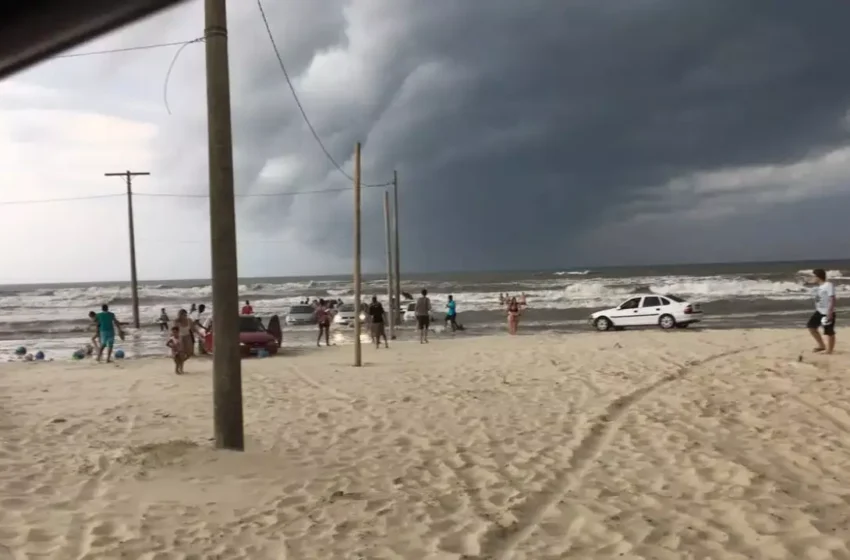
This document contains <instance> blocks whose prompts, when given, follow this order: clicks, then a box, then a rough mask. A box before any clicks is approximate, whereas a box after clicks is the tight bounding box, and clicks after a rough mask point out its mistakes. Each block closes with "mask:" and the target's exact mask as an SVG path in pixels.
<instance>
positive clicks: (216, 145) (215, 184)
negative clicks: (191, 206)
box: [204, 0, 245, 451]
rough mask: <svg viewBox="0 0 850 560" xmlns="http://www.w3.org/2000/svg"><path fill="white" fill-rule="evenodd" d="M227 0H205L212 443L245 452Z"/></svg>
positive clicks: (222, 447) (219, 446)
mask: <svg viewBox="0 0 850 560" xmlns="http://www.w3.org/2000/svg"><path fill="white" fill-rule="evenodd" d="M225 4H226V2H225V0H205V3H204V13H205V29H204V39H205V41H204V42H205V44H206V59H207V127H208V131H207V132H208V136H209V175H210V177H209V181H210V238H211V239H210V241H211V242H210V245H211V249H212V308H213V337H214V340H215V342H214V348H213V422H214V428H215V445H216V447H218V448H220V449H233V450H237V451H244V449H245V434H244V427H243V423H244V420H243V415H242V356H241V352H240V348H239V274H238V270H237V262H236V209H235V203H234V196H233V139H232V134H231V123H230V69H229V62H228V54H227V9H226V6H225Z"/></svg>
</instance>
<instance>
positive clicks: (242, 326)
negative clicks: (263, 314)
mask: <svg viewBox="0 0 850 560" xmlns="http://www.w3.org/2000/svg"><path fill="white" fill-rule="evenodd" d="M265 330H266V329H265V327H263V321H262V320H260V318H259V317H255V316H254V315H248V316H244V317H239V332H265Z"/></svg>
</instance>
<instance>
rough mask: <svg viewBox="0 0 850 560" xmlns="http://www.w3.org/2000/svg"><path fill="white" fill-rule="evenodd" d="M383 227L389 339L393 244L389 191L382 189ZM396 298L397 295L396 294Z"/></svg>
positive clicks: (392, 327)
mask: <svg viewBox="0 0 850 560" xmlns="http://www.w3.org/2000/svg"><path fill="white" fill-rule="evenodd" d="M384 229H385V230H386V236H387V302H388V305H389V307H390V308H389V310H388V312H387V316H388V317H389V319H390V339H392V340H395V307H394V306H393V291H395V290H394V289H393V288H394V286H393V244H392V241H391V240H390V233H391V225H390V193H389V191H384ZM396 298H398V296H396Z"/></svg>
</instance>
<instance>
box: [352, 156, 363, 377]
mask: <svg viewBox="0 0 850 560" xmlns="http://www.w3.org/2000/svg"><path fill="white" fill-rule="evenodd" d="M360 299H361V297H360V142H358V143H357V144H355V145H354V306H355V310H356V311H355V313H354V367H361V366H362V365H363V352H362V349H361V348H360V326H361V325H360V311H361V309H360Z"/></svg>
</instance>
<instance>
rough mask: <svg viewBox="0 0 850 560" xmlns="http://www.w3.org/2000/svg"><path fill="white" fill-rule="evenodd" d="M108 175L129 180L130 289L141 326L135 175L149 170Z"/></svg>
mask: <svg viewBox="0 0 850 560" xmlns="http://www.w3.org/2000/svg"><path fill="white" fill-rule="evenodd" d="M104 175H105V176H106V177H124V180H125V181H126V182H127V225H128V227H129V229H130V289H131V290H132V292H133V326H134V327H135V328H137V329H138V328H139V326H140V322H139V276H138V274H137V273H136V227H135V225H133V177H142V176H148V175H150V173H148V172H147V171H124V172H122V173H104Z"/></svg>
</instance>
